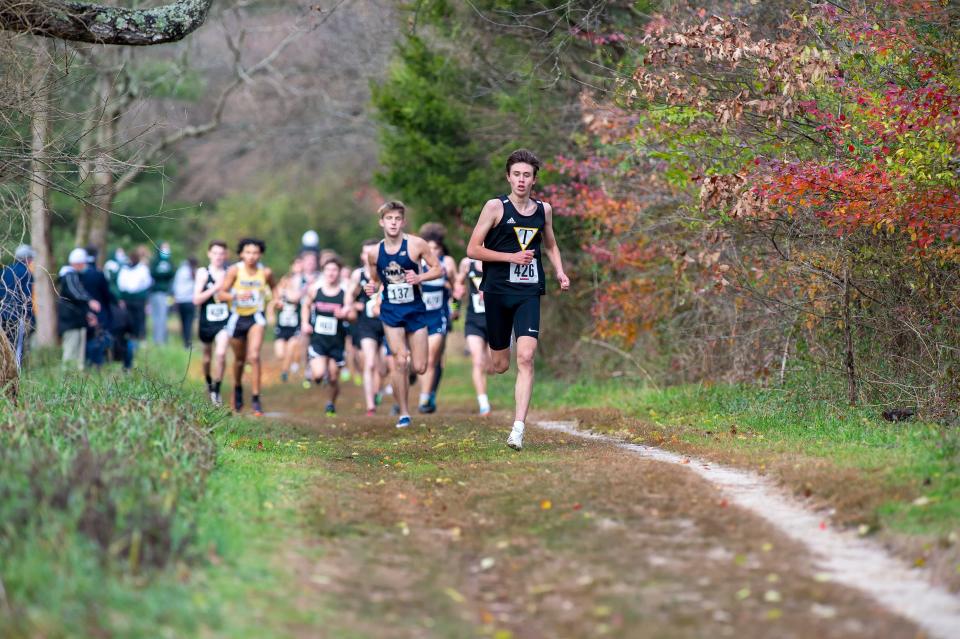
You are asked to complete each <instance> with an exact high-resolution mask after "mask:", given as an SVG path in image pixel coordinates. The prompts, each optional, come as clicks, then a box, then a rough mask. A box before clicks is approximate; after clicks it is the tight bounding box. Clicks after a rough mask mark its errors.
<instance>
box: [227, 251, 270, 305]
mask: <svg viewBox="0 0 960 639" xmlns="http://www.w3.org/2000/svg"><path fill="white" fill-rule="evenodd" d="M233 292H234V293H236V295H237V296H236V297H235V298H234V300H233V312H234V313H236V314H237V315H240V316H241V317H248V316H250V315H254V314H256V313H260V312H262V311H263V305H264V301H265V299H266V297H267V272H266V271H265V270H264V268H263V267H262V266H257V270H256V272H254V273H253V274H252V275H251V274H250V273H248V272H247V267H246V266H245V265H244V264H242V263H241V264H239V265H238V266H237V279H236V280H235V281H234V283H233ZM243 293H249V298H248V299H244V300H241V299H239V297H240V295H241V294H243Z"/></svg>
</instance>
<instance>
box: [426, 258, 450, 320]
mask: <svg viewBox="0 0 960 639" xmlns="http://www.w3.org/2000/svg"><path fill="white" fill-rule="evenodd" d="M429 268H430V267H429V266H428V265H427V261H426V260H420V269H421V272H423V271H427V270H428V269H429ZM420 287H421V291H420V292H421V295H422V296H423V308H424V309H426V311H427V312H428V313H439V312H443V307H444V304H446V303H447V269H446V268H445V267H444V266H443V262H440V277H438V278H437V279H435V280H427V281H425V282H421V283H420Z"/></svg>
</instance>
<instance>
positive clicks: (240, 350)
mask: <svg viewBox="0 0 960 639" xmlns="http://www.w3.org/2000/svg"><path fill="white" fill-rule="evenodd" d="M264 251H266V245H265V244H264V243H263V240H257V239H253V238H244V239H242V240H240V242H239V244H238V246H237V252H238V253H239V254H240V261H239V262H237V263H236V264H234V265H233V266H231V267H230V268H229V269H228V270H227V274H226V275H225V276H224V278H223V288H222V290H221V292H220V293H218V295H217V298H218V299H219V300H221V301H223V302H230V303H231V313H230V319H228V320H227V326H226V328H225V329H224V330H226V332H227V334H228V335H230V344H231V345H232V346H233V355H234V358H233V379H234V384H235V385H234V387H233V408H234V410H237V411H239V410H241V409H242V408H243V369H244V366H245V365H246V364H250V368H251V373H252V374H253V382H252V383H251V386H252V390H253V414H254V415H257V416H260V415H263V407H262V406H261V404H260V347H261V346H262V345H263V333H264V329H265V327H266V324H267V318H266V317H264V315H263V310H264V308H265V304H266V299H267V296H268V294H271V293H272V294H274V295H275V292H274V291H273V288H274V287H275V286H276V283H275V282H274V280H273V272H272V271H271V270H270V269H269V268H267V267H265V266H263V265H261V264H260V258H261V257H262V256H263V253H264Z"/></svg>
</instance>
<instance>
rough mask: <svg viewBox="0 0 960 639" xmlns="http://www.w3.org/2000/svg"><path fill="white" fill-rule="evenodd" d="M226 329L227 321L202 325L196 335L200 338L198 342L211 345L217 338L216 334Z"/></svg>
mask: <svg viewBox="0 0 960 639" xmlns="http://www.w3.org/2000/svg"><path fill="white" fill-rule="evenodd" d="M226 327H227V321H226V320H224V321H222V322H217V323H215V324H214V323H203V324H201V325H200V328H198V329H197V334H198V335H199V336H200V341H201V342H202V343H204V344H211V343H213V340H215V339H216V338H217V333H219V332H220V331H222V330H223V329H225V328H226Z"/></svg>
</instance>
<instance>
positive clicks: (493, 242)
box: [480, 195, 547, 295]
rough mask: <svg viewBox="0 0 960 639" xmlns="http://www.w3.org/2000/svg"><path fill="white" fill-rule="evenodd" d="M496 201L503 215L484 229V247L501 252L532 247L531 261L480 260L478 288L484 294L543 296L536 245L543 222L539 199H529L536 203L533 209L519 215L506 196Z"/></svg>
mask: <svg viewBox="0 0 960 639" xmlns="http://www.w3.org/2000/svg"><path fill="white" fill-rule="evenodd" d="M500 201H501V202H503V217H501V218H500V221H499V222H497V224H496V225H495V226H494V227H493V228H491V229H490V230H489V231H487V237H486V238H484V240H483V245H484V247H486V248H488V249H490V250H492V251H499V252H501V253H519V252H520V251H523V250H532V251H533V261H532V262H531V263H530V264H513V263H511V262H484V263H483V280H482V282H481V283H480V290H482V291H483V292H484V293H501V294H510V295H543V294H544V293H545V292H546V286H545V283H544V277H543V263H542V261H541V259H540V258H541V254H540V246H541V244H542V243H543V227H544V226H545V225H546V223H547V214H546V211H545V209H544V207H543V202H541V201H540V200H533V202H535V203H536V205H537V208H536V210H535V211H534V212H533V213H531V214H530V215H520V213H519V212H518V211H517V209H516V207H514V206H513V202H511V201H510V198H508V197H507V196H506V195H504V196H502V197H500Z"/></svg>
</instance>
